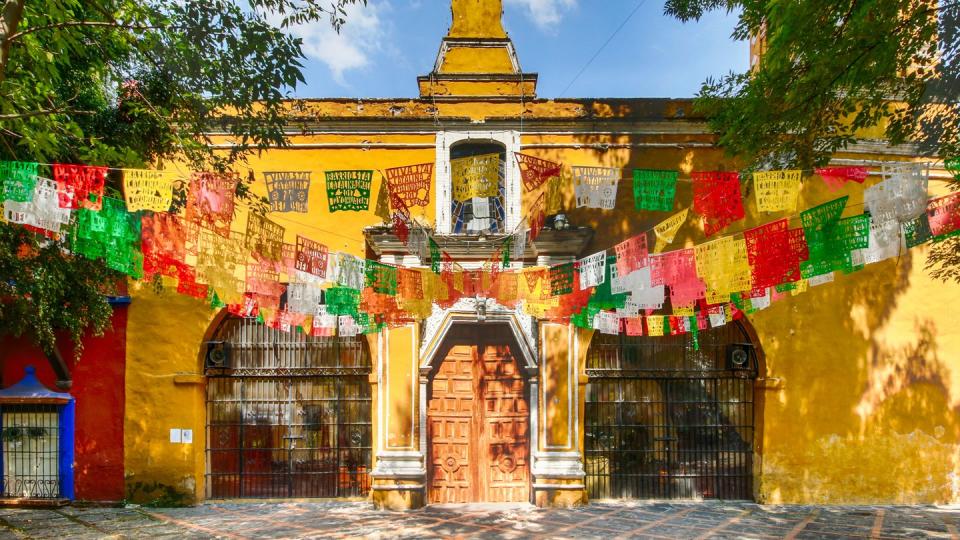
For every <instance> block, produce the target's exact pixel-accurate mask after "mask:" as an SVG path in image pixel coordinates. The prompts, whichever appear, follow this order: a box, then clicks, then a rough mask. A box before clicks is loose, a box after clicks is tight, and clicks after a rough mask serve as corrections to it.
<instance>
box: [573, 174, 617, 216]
mask: <svg viewBox="0 0 960 540" xmlns="http://www.w3.org/2000/svg"><path fill="white" fill-rule="evenodd" d="M619 183H620V169H617V168H613V167H573V192H574V195H575V196H576V198H577V208H584V207H585V208H600V209H603V210H613V209H614V208H615V207H616V204H617V185H618V184H619Z"/></svg>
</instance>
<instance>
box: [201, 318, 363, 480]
mask: <svg viewBox="0 0 960 540" xmlns="http://www.w3.org/2000/svg"><path fill="white" fill-rule="evenodd" d="M214 340H215V341H219V342H224V343H226V344H228V345H227V347H228V348H229V353H228V357H229V360H228V362H227V364H226V365H225V366H224V367H211V366H210V364H209V363H208V364H207V367H206V369H205V374H206V375H207V495H208V496H209V497H211V498H276V497H353V496H363V495H366V494H367V493H368V492H369V490H370V480H369V472H368V471H369V469H370V462H371V416H370V399H371V391H370V382H369V380H368V375H369V373H370V354H369V350H368V347H367V344H366V341H365V340H364V339H363V338H362V337H351V338H339V337H311V336H306V335H304V334H299V333H286V332H281V331H279V330H275V329H272V328H268V327H266V326H264V325H263V324H260V323H257V322H256V320H254V319H240V318H232V317H231V318H228V319H226V320H225V321H224V322H223V324H222V325H221V326H220V328H218V330H217V332H216V333H215V337H214Z"/></svg>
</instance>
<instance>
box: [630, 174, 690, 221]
mask: <svg viewBox="0 0 960 540" xmlns="http://www.w3.org/2000/svg"><path fill="white" fill-rule="evenodd" d="M678 175H679V173H678V172H677V171H661V170H652V169H634V170H633V204H634V206H635V207H636V209H637V210H653V211H658V212H669V211H671V210H673V204H674V198H675V197H676V195H677V176H678Z"/></svg>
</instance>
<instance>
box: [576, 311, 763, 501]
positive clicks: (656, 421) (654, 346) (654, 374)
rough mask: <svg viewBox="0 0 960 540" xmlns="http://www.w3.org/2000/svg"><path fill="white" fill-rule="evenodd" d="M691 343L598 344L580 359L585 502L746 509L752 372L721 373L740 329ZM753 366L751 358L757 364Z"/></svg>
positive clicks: (618, 340) (626, 340)
mask: <svg viewBox="0 0 960 540" xmlns="http://www.w3.org/2000/svg"><path fill="white" fill-rule="evenodd" d="M699 341H700V347H699V350H695V349H694V347H693V344H692V341H691V339H690V337H689V336H672V337H656V338H649V337H630V336H611V335H603V334H597V335H596V336H595V337H594V340H593V342H592V343H591V346H590V349H589V351H588V353H587V374H588V376H589V377H590V382H589V384H588V386H587V396H586V418H585V420H586V434H585V435H586V440H585V456H584V457H585V462H586V463H585V468H586V473H587V477H586V480H587V489H588V493H589V495H590V497H591V498H596V499H602V498H665V499H698V498H704V499H714V498H715V499H751V498H752V496H753V495H752V494H753V484H752V482H753V476H752V473H753V441H754V403H753V386H754V378H755V376H756V373H755V371H734V370H730V369H727V364H726V355H727V350H728V349H727V346H728V345H730V344H734V343H744V342H749V339H748V338H747V335H746V333H745V332H744V331H743V329H742V328H740V327H739V326H738V325H727V326H725V327H722V328H716V329H712V330H709V331H704V332H701V333H700V336H699ZM755 360H756V359H755V358H753V361H754V364H753V365H756V364H755Z"/></svg>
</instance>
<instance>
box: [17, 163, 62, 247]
mask: <svg viewBox="0 0 960 540" xmlns="http://www.w3.org/2000/svg"><path fill="white" fill-rule="evenodd" d="M3 217H4V219H6V220H7V221H9V222H10V223H19V224H21V225H25V226H27V227H33V228H34V229H36V230H38V231H39V232H41V233H44V234H47V235H55V234H59V233H60V232H61V228H62V227H65V226H66V225H68V224H69V223H70V219H71V211H70V209H69V208H63V207H61V206H60V198H59V195H58V190H57V184H56V182H54V181H53V180H51V179H49V178H42V177H37V178H36V179H35V180H34V181H33V184H32V192H31V194H30V197H29V198H28V200H27V201H25V202H20V201H17V200H15V199H7V200H6V201H4V204H3Z"/></svg>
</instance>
